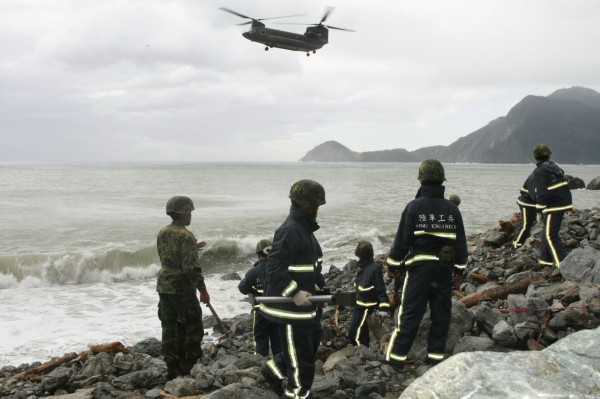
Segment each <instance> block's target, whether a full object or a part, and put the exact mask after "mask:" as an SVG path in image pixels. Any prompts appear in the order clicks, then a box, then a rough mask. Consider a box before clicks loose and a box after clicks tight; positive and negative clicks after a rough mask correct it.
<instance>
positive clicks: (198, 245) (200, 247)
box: [196, 241, 206, 251]
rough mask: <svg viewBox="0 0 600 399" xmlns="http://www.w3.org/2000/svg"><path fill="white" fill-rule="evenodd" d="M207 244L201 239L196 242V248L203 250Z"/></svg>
mask: <svg viewBox="0 0 600 399" xmlns="http://www.w3.org/2000/svg"><path fill="white" fill-rule="evenodd" d="M205 246H206V241H200V242H197V243H196V248H197V249H198V251H202V250H203V249H204V247H205Z"/></svg>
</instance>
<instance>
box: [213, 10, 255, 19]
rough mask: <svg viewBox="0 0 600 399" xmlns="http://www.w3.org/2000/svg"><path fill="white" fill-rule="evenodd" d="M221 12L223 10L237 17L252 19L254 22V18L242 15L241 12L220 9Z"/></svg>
mask: <svg viewBox="0 0 600 399" xmlns="http://www.w3.org/2000/svg"><path fill="white" fill-rule="evenodd" d="M219 10H223V11H225V12H228V13H230V14H233V15H237V16H238V17H241V18H246V19H252V20H254V18H252V17H249V16H247V15H244V14H240V13H239V12H235V11H233V10H230V9H229V8H225V7H220V8H219Z"/></svg>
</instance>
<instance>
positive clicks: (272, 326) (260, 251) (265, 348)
mask: <svg viewBox="0 0 600 399" xmlns="http://www.w3.org/2000/svg"><path fill="white" fill-rule="evenodd" d="M272 246H273V243H272V242H271V240H268V239H262V240H260V241H259V242H258V243H257V244H256V255H257V256H258V260H257V261H256V262H255V263H254V266H253V267H252V269H250V270H249V271H248V273H246V275H245V276H244V278H243V280H242V281H240V284H239V285H238V290H240V292H241V293H242V294H244V295H248V294H252V295H254V296H261V295H262V294H263V293H264V288H265V279H266V275H267V257H268V256H269V252H271V248H272ZM259 307H260V305H254V309H253V311H252V313H253V315H254V320H253V321H254V322H253V324H252V331H253V334H254V353H255V354H259V355H261V356H263V357H267V356H269V343H270V347H271V353H272V354H273V355H276V354H277V353H279V352H281V343H280V341H279V335H278V332H277V324H276V323H274V322H273V321H271V320H269V319H267V318H266V317H265V316H264V315H263V314H262V313H261V312H260V310H259Z"/></svg>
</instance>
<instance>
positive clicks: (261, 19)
mask: <svg viewBox="0 0 600 399" xmlns="http://www.w3.org/2000/svg"><path fill="white" fill-rule="evenodd" d="M305 15H306V14H296V15H285V16H283V17H271V18H260V19H257V21H266V20H267V19H277V18H291V17H303V16H305Z"/></svg>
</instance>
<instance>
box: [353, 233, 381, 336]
mask: <svg viewBox="0 0 600 399" xmlns="http://www.w3.org/2000/svg"><path fill="white" fill-rule="evenodd" d="M354 255H356V256H357V257H358V272H357V273H356V279H355V280H354V287H355V289H356V306H355V307H354V308H353V310H352V319H351V320H350V326H349V327H348V337H349V338H350V340H351V342H352V344H354V345H364V346H366V347H367V348H368V347H369V344H370V341H371V340H370V336H369V326H368V325H367V316H369V315H370V314H372V313H373V312H374V310H375V309H377V310H378V311H379V312H380V313H382V314H384V315H385V316H388V315H389V310H390V302H389V297H388V295H387V292H386V289H385V283H384V282H383V273H382V271H381V268H380V267H379V265H378V264H377V263H375V260H374V259H373V245H372V244H371V243H370V242H369V241H360V242H359V243H358V245H357V246H356V250H355V251H354Z"/></svg>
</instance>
